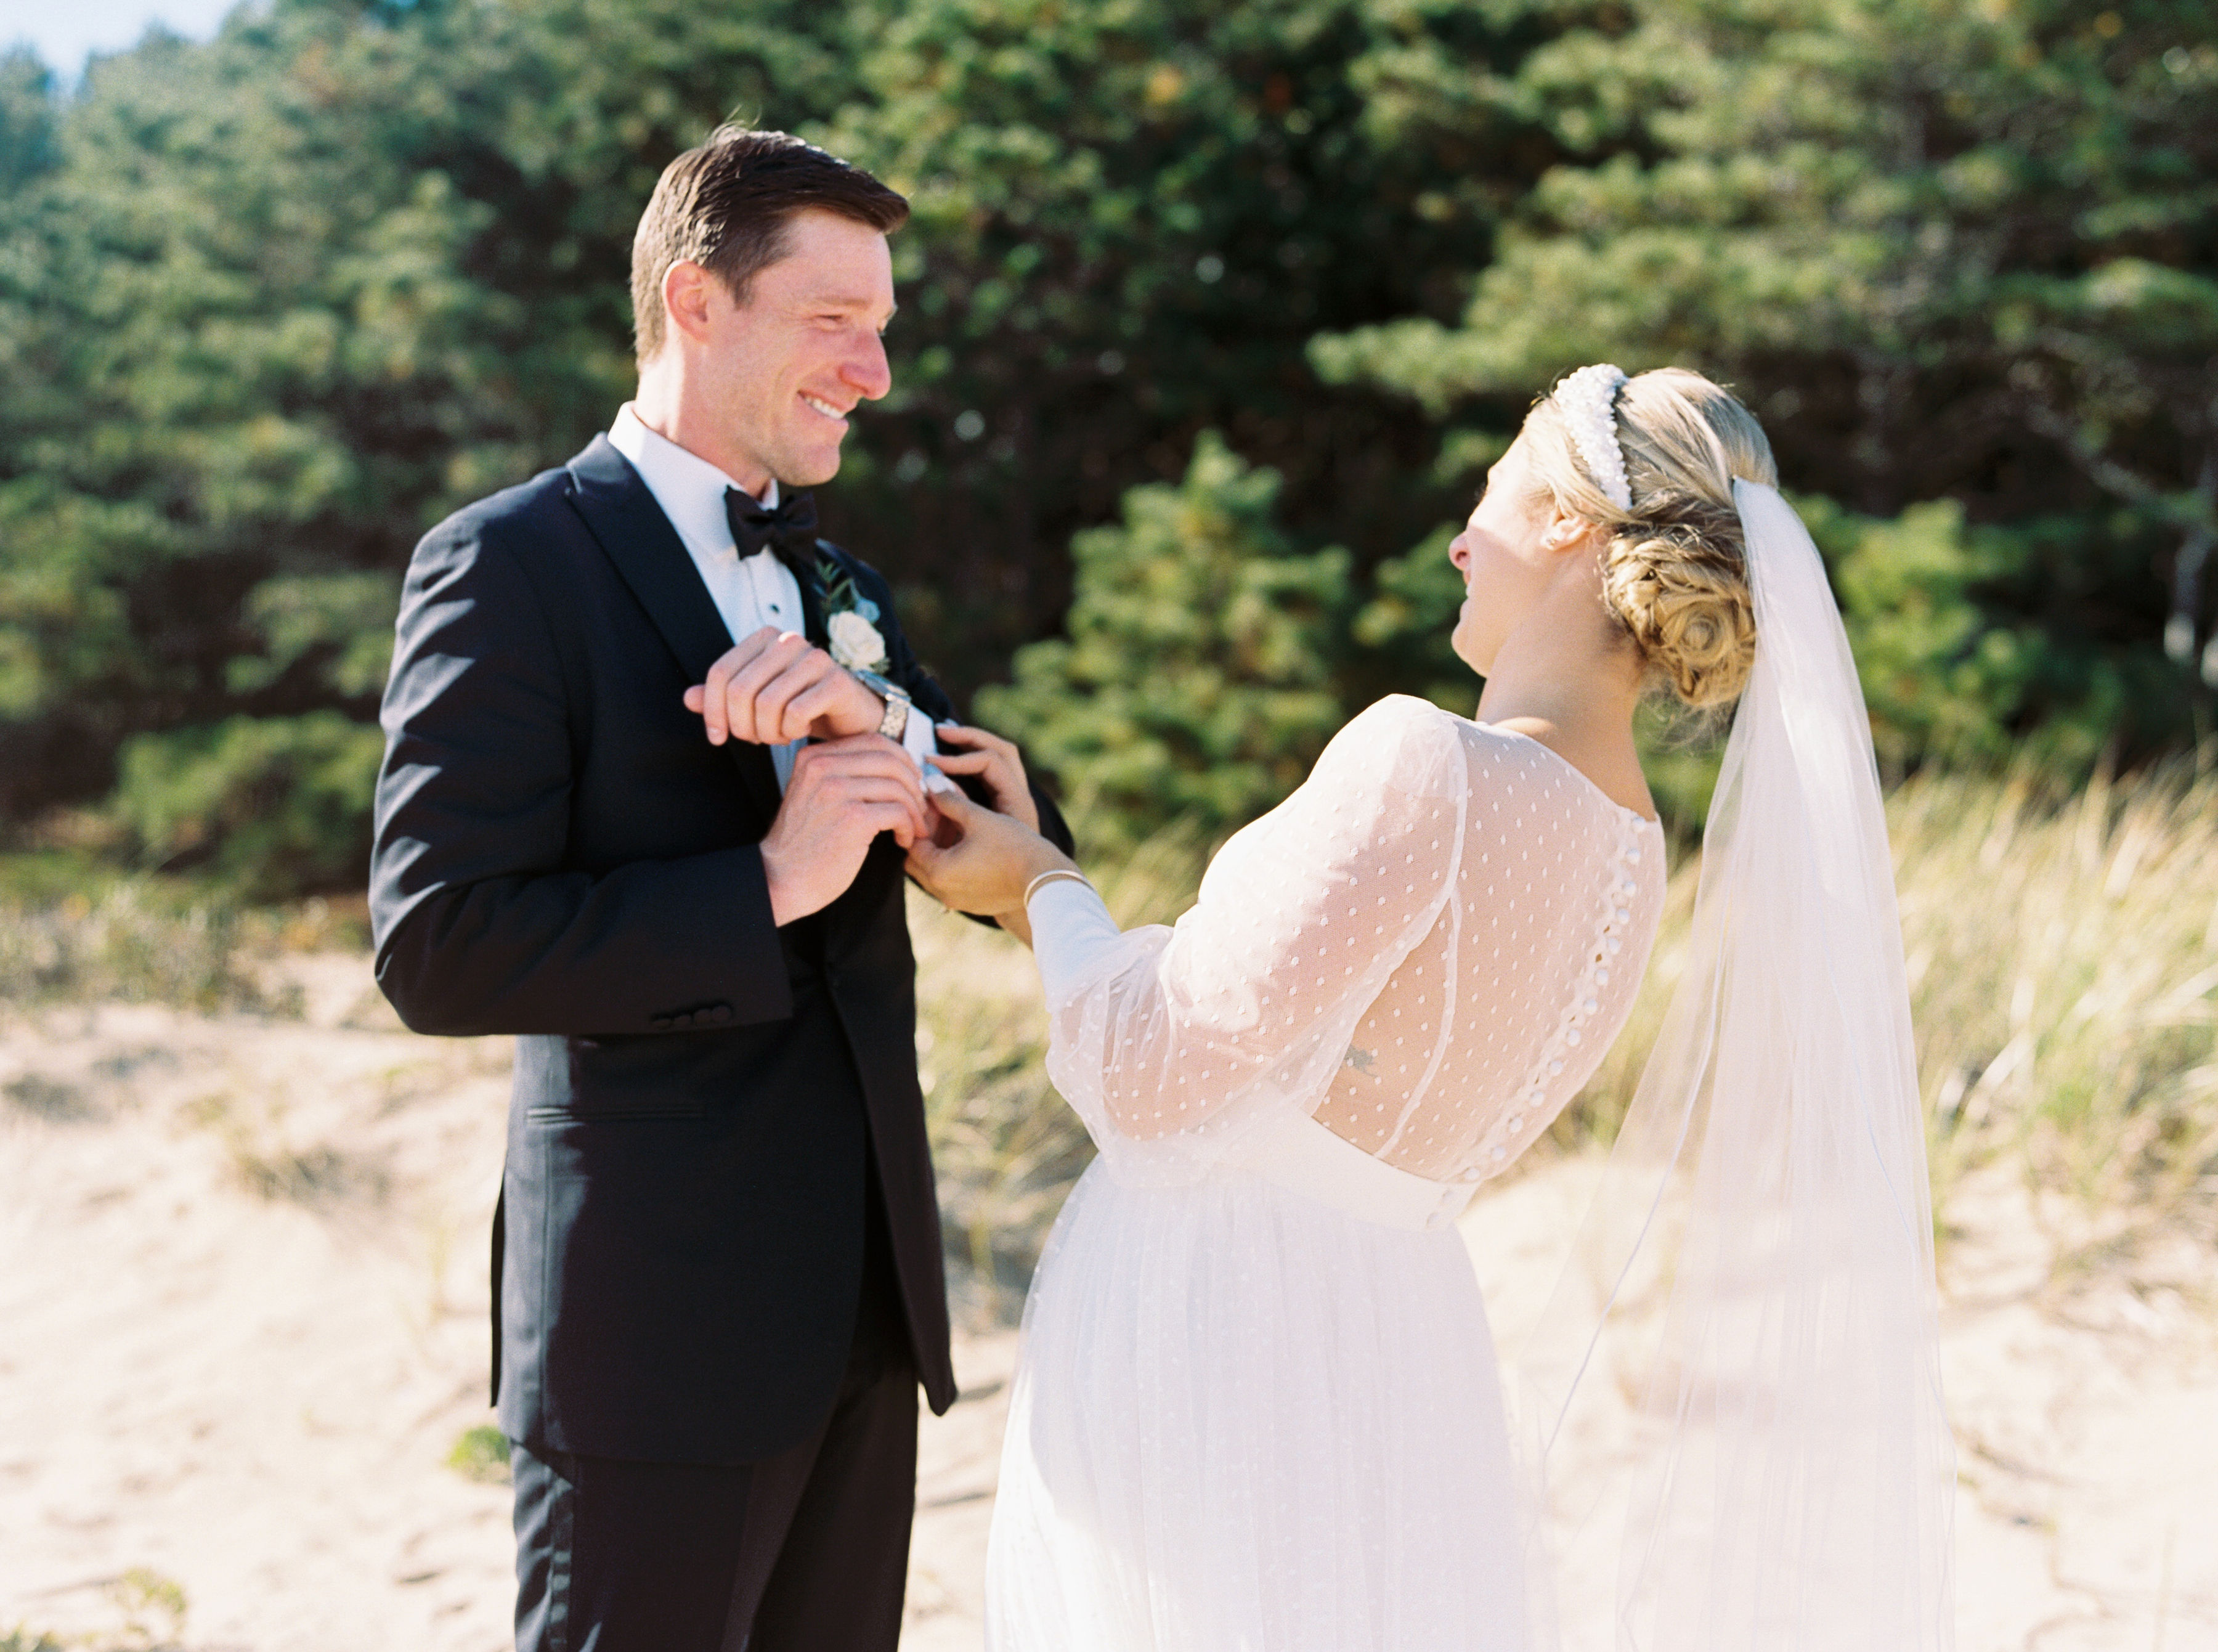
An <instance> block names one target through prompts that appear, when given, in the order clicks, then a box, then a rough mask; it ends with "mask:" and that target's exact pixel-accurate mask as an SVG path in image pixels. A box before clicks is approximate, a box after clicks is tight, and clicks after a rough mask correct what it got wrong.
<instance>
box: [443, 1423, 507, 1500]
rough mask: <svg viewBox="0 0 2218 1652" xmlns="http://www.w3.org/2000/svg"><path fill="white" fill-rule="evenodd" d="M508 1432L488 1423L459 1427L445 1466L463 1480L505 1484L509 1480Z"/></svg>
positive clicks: (496, 1484)
mask: <svg viewBox="0 0 2218 1652" xmlns="http://www.w3.org/2000/svg"><path fill="white" fill-rule="evenodd" d="M508 1456H509V1453H508V1436H507V1435H505V1434H504V1433H502V1432H500V1430H499V1429H498V1428H496V1427H494V1426H493V1425H492V1424H491V1423H480V1424H478V1425H476V1426H475V1427H473V1428H466V1429H464V1430H463V1431H462V1438H459V1439H457V1440H456V1441H455V1449H454V1450H451V1451H449V1452H448V1453H447V1466H448V1467H449V1469H453V1470H454V1471H455V1473H456V1474H458V1475H462V1478H463V1479H465V1480H476V1481H483V1482H485V1483H486V1485H492V1486H505V1485H506V1484H507V1483H508V1481H509V1466H508Z"/></svg>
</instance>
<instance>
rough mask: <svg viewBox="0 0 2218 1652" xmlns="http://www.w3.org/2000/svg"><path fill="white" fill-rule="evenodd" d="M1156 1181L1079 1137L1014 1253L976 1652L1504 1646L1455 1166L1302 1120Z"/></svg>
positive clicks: (1492, 1431)
mask: <svg viewBox="0 0 2218 1652" xmlns="http://www.w3.org/2000/svg"><path fill="white" fill-rule="evenodd" d="M1241 1157H1242V1162H1241V1163H1240V1164H1236V1165H1231V1166H1224V1167H1220V1168H1218V1169H1217V1171H1213V1172H1211V1175H1210V1176H1209V1177H1207V1178H1206V1179H1205V1180H1203V1181H1200V1182H1199V1183H1191V1184H1188V1185H1184V1186H1177V1187H1141V1186H1134V1185H1130V1184H1127V1183H1120V1182H1119V1181H1118V1180H1117V1179H1116V1178H1115V1177H1114V1176H1113V1175H1112V1173H1111V1172H1110V1171H1109V1170H1108V1169H1107V1167H1106V1165H1105V1164H1102V1163H1100V1162H1097V1163H1095V1164H1094V1166H1093V1167H1092V1169H1090V1170H1089V1171H1087V1174H1086V1175H1085V1176H1084V1177H1082V1178H1081V1181H1080V1182H1079V1184H1078V1186H1077V1188H1076V1189H1075V1190H1074V1191H1073V1193H1072V1195H1071V1197H1070V1200H1069V1203H1068V1204H1066V1205H1065V1207H1064V1208H1063V1214H1062V1215H1061V1217H1060V1218H1059V1220H1057V1221H1056V1226H1055V1229H1054V1232H1053V1233H1051V1235H1050V1238H1049V1240H1048V1244H1047V1246H1046V1250H1045V1252H1044V1255H1043V1256H1042V1258H1041V1261H1040V1266H1039V1270H1038V1275H1037V1276H1036V1278H1035V1280H1034V1282H1033V1286H1032V1296H1031V1300H1030V1301H1029V1302H1028V1303H1027V1304H1026V1306H1025V1321H1024V1332H1023V1341H1022V1345H1021V1350H1020V1353H1019V1362H1018V1368H1017V1374H1016V1378H1015V1382H1014V1385H1013V1391H1012V1395H1011V1402H1010V1413H1009V1429H1008V1435H1007V1440H1006V1442H1005V1444H1004V1446H1003V1449H1002V1459H1001V1488H1000V1493H999V1497H998V1500H997V1503H996V1506H995V1509H994V1525H993V1534H992V1538H991V1542H990V1546H989V1549H988V1560H987V1613H986V1618H987V1622H986V1643H987V1646H988V1649H989V1652H1523V1649H1524V1647H1525V1644H1526V1641H1525V1630H1524V1622H1525V1611H1524V1599H1523V1592H1522V1591H1523V1570H1522V1566H1521V1556H1520V1551H1519V1543H1518V1522H1517V1513H1516V1507H1517V1505H1516V1498H1515V1492H1514V1488H1513V1486H1512V1481H1511V1469H1510V1455H1509V1438H1508V1433H1507V1428H1506V1425H1505V1422H1504V1419H1503V1413H1502V1398H1501V1390H1500V1387H1499V1377H1498V1374H1497V1369H1496V1358H1495V1352H1494V1346H1493V1341H1492V1338H1491V1337H1490V1334H1489V1332H1488V1329H1487V1323H1486V1311H1485V1306H1484V1302H1483V1301H1481V1298H1480V1294H1479V1289H1478V1280H1477V1278H1476V1276H1474V1274H1473V1272H1472V1270H1471V1259H1470V1257H1469V1254H1468V1252H1467V1251H1465V1248H1464V1242H1463V1240H1462V1239H1461V1238H1460V1236H1459V1234H1458V1233H1457V1232H1456V1230H1455V1228H1454V1226H1453V1214H1454V1212H1455V1211H1457V1210H1459V1209H1460V1208H1462V1205H1463V1203H1464V1202H1465V1199H1466V1198H1467V1197H1468V1193H1469V1189H1465V1188H1455V1187H1446V1186H1443V1185H1442V1184H1440V1183H1428V1182H1424V1181H1421V1180H1420V1179H1418V1178H1417V1177H1412V1176H1409V1175H1407V1174H1406V1173H1404V1172H1402V1171H1396V1170H1393V1169H1391V1168H1390V1167H1389V1166H1386V1165H1385V1164H1381V1163H1380V1162H1379V1161H1378V1160H1377V1159H1374V1158H1371V1157H1370V1156H1369V1155H1367V1154H1366V1153H1364V1152H1361V1151H1360V1149H1357V1148H1355V1147H1354V1146H1349V1145H1348V1143H1346V1142H1344V1141H1342V1140H1341V1138H1339V1137H1337V1136H1335V1135H1333V1134H1331V1133H1329V1132H1327V1131H1326V1130H1324V1129H1323V1127H1321V1126H1318V1125H1316V1124H1314V1123H1312V1122H1311V1121H1309V1120H1307V1119H1305V1118H1296V1119H1290V1120H1287V1121H1284V1123H1283V1125H1281V1126H1279V1127H1275V1128H1273V1129H1267V1130H1265V1131H1263V1132H1261V1133H1260V1134H1259V1135H1258V1136H1257V1137H1256V1138H1255V1139H1253V1140H1251V1141H1250V1142H1248V1143H1247V1144H1243V1151H1242V1155H1241Z"/></svg>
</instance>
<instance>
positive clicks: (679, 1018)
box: [670, 1014, 693, 1029]
mask: <svg viewBox="0 0 2218 1652" xmlns="http://www.w3.org/2000/svg"><path fill="white" fill-rule="evenodd" d="M670 1020H671V1024H672V1025H673V1026H675V1027H677V1028H680V1029H683V1028H688V1027H691V1025H692V1024H693V1017H692V1016H691V1015H690V1014H689V1015H672V1017H671V1018H670Z"/></svg>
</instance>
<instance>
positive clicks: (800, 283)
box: [699, 211, 894, 488]
mask: <svg viewBox="0 0 2218 1652" xmlns="http://www.w3.org/2000/svg"><path fill="white" fill-rule="evenodd" d="M786 229H787V238H788V251H787V252H786V255H785V257H784V258H780V259H779V260H778V262H777V263H776V264H771V265H770V266H769V267H767V268H766V269H765V270H762V271H760V272H759V274H758V275H757V276H755V278H754V281H753V284H752V286H751V287H750V288H749V289H748V292H747V301H746V302H745V303H743V304H740V303H734V302H733V301H732V299H731V296H730V295H729V294H728V293H726V292H725V291H724V289H723V287H722V283H710V285H711V287H712V288H713V289H714V291H713V293H712V294H711V295H710V314H709V318H708V320H709V325H708V326H707V328H706V329H705V332H704V335H703V338H701V339H700V341H699V348H700V350H701V352H702V359H701V362H700V366H701V369H702V382H703V390H704V391H705V392H706V394H707V399H708V400H709V402H710V404H711V405H712V406H713V407H714V408H715V410H716V421H717V423H718V424H719V425H721V426H722V431H723V434H724V435H725V437H726V438H727V439H728V441H729V442H730V443H731V444H732V447H733V449H734V451H735V454H736V455H737V456H741V457H744V458H745V459H746V460H747V461H750V462H751V463H752V466H753V468H756V469H761V470H763V471H765V472H766V473H768V474H769V475H772V476H775V477H776V478H777V479H778V481H779V482H780V483H781V484H783V485H784V486H786V487H789V488H813V487H815V485H816V484H817V483H819V482H825V481H831V480H832V478H833V476H834V475H837V474H838V473H839V444H840V441H841V440H842V438H845V437H846V434H847V424H848V415H849V414H851V413H853V412H854V410H855V407H856V405H857V404H858V402H863V401H876V400H877V398H878V397H880V396H883V394H885V393H886V392H887V391H888V390H889V389H891V388H893V375H892V373H891V371H890V370H889V369H888V367H887V365H886V348H885V342H884V339H883V333H884V332H885V329H886V324H887V323H888V322H889V321H890V320H892V319H893V314H894V274H893V258H892V255H891V254H890V252H889V251H888V249H887V246H886V238H885V237H884V236H883V235H882V234H880V233H878V232H877V230H875V229H872V228H870V226H868V225H867V224H859V223H857V222H855V221H854V220H852V219H849V218H842V217H839V216H838V215H837V214H833V213H828V212H816V211H808V212H801V213H796V214H795V215H794V217H793V218H792V219H791V220H790V221H789V223H788V225H787V227H786Z"/></svg>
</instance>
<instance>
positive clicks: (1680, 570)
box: [1525, 367, 1779, 707]
mask: <svg viewBox="0 0 2218 1652" xmlns="http://www.w3.org/2000/svg"><path fill="white" fill-rule="evenodd" d="M1615 412H1616V419H1615V430H1616V435H1617V440H1618V445H1619V447H1620V449H1621V450H1622V451H1623V453H1624V455H1625V475H1626V482H1627V484H1628V485H1629V487H1630V489H1631V492H1632V503H1631V505H1630V506H1627V507H1625V508H1622V509H1621V508H1620V507H1619V506H1618V505H1617V504H1616V503H1615V502H1614V500H1611V499H1610V498H1609V497H1608V494H1605V493H1604V492H1603V491H1602V488H1601V487H1599V486H1598V485H1597V484H1596V482H1595V478H1594V476H1593V475H1591V474H1590V473H1589V469H1588V468H1587V466H1586V464H1585V463H1584V461H1583V459H1582V458H1581V456H1580V455H1579V453H1578V450H1577V444H1576V443H1575V442H1574V440H1573V439H1572V438H1571V432H1570V430H1569V428H1568V426H1567V425H1566V424H1565V422H1564V413H1563V410H1562V409H1561V408H1560V407H1558V405H1557V404H1556V402H1555V401H1554V399H1553V398H1552V397H1551V398H1549V399H1546V400H1544V401H1541V402H1540V404H1539V405H1538V406H1536V407H1534V408H1533V412H1532V413H1531V415H1530V416H1529V417H1528V418H1527V419H1526V421H1525V440H1526V443H1527V447H1528V448H1529V450H1530V451H1531V454H1532V469H1531V472H1530V475H1531V476H1532V479H1533V492H1534V494H1535V495H1536V498H1537V499H1538V500H1541V501H1546V502H1547V503H1550V504H1552V505H1553V506H1555V507H1556V508H1557V509H1558V510H1561V511H1563V512H1567V513H1569V514H1571V515H1573V516H1577V517H1582V518H1584V519H1587V520H1589V521H1591V522H1594V523H1596V524H1598V525H1600V526H1601V527H1602V529H1603V531H1605V532H1606V533H1607V534H1608V541H1607V543H1606V544H1605V546H1604V548H1603V551H1602V593H1603V597H1604V599H1605V600H1606V601H1607V602H1608V605H1609V610H1610V612H1611V613H1612V614H1613V615H1614V617H1615V618H1616V619H1617V621H1618V623H1619V624H1621V625H1622V626H1624V628H1625V630H1626V634H1627V635H1628V636H1630V637H1632V639H1633V644H1634V646H1635V647H1637V648H1638V649H1639V650H1640V655H1641V658H1642V659H1643V660H1644V661H1646V662H1647V665H1648V667H1649V668H1650V670H1651V671H1652V672H1653V673H1654V674H1656V676H1657V678H1658V679H1660V680H1662V681H1663V682H1666V683H1669V684H1670V687H1671V690H1672V692H1674V693H1676V695H1677V696H1678V698H1679V699H1682V701H1684V702H1685V703H1686V704H1687V705H1691V706H1696V707H1709V706H1721V705H1728V704H1730V703H1731V702H1732V700H1733V699H1736V698H1737V697H1738V695H1739V693H1740V691H1741V689H1742V687H1743V686H1744V685H1745V684H1746V683H1747V681H1748V674H1749V670H1750V667H1751V666H1753V665H1754V664H1755V661H1756V613H1755V605H1754V602H1753V600H1752V599H1751V597H1750V592H1749V585H1748V548H1747V545H1746V543H1745V542H1744V539H1743V537H1742V533H1741V523H1740V510H1739V507H1738V506H1737V505H1736V504H1735V503H1734V502H1733V493H1732V485H1733V481H1734V479H1735V478H1736V477H1738V478H1741V479H1743V480H1744V481H1760V482H1765V483H1768V484H1770V485H1773V486H1776V485H1777V481H1778V475H1779V472H1778V467H1777V466H1776V465H1775V463H1773V460H1772V456H1771V444H1770V442H1769V440H1767V439H1766V438H1765V437H1764V434H1763V426H1762V425H1759V424H1757V423H1756V415H1755V414H1753V413H1750V412H1749V410H1748V409H1747V408H1745V407H1743V406H1741V404H1740V403H1739V402H1738V401H1736V400H1734V398H1733V397H1732V395H1730V394H1727V393H1726V392H1725V391H1724V390H1722V389H1720V388H1718V386H1716V385H1715V384H1713V383H1712V382H1710V381H1709V380H1707V379H1706V378H1704V377H1703V376H1701V374H1699V373H1690V372H1688V371H1687V370H1685V369H1683V368H1677V367H1665V368H1658V369H1657V370H1655V371H1654V372H1650V373H1643V374H1640V375H1639V376H1637V377H1634V378H1631V379H1628V380H1626V382H1625V385H1624V388H1622V389H1620V391H1619V392H1618V394H1617V400H1616V407H1615Z"/></svg>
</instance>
